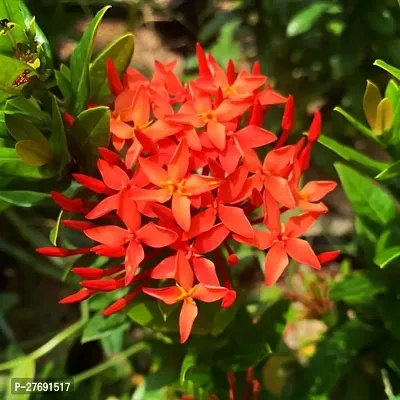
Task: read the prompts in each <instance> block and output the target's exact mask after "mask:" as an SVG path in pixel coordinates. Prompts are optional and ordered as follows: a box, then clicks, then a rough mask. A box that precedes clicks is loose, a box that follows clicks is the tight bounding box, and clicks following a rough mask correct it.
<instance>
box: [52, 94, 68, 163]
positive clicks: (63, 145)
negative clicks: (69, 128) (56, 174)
mask: <svg viewBox="0 0 400 400" xmlns="http://www.w3.org/2000/svg"><path fill="white" fill-rule="evenodd" d="M51 104H52V115H53V121H52V130H51V136H50V138H49V144H50V147H51V149H52V151H53V154H54V161H55V163H56V164H57V167H58V171H62V170H63V168H64V167H65V165H66V164H68V163H69V162H70V161H71V157H70V155H69V151H68V144H67V138H66V136H65V130H64V123H63V120H62V118H61V113H60V109H59V108H58V104H57V98H56V97H55V96H54V95H51Z"/></svg>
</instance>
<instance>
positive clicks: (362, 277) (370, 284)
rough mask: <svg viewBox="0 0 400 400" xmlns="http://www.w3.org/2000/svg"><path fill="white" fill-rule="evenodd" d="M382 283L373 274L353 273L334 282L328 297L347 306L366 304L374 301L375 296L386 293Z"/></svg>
mask: <svg viewBox="0 0 400 400" xmlns="http://www.w3.org/2000/svg"><path fill="white" fill-rule="evenodd" d="M386 289H387V288H386V287H385V285H384V283H382V282H381V281H379V280H378V279H377V276H376V275H375V274H371V273H368V272H354V273H353V274H350V275H348V276H346V277H345V278H344V279H343V280H342V281H340V282H335V283H334V285H333V286H332V288H331V291H330V294H329V297H330V299H331V300H333V301H344V302H346V303H348V304H368V303H371V302H373V301H374V298H375V296H376V295H377V294H379V293H383V292H385V291H386Z"/></svg>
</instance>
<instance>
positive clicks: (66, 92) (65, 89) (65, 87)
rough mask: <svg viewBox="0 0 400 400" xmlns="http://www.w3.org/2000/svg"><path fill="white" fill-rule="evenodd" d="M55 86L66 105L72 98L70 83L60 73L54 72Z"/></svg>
mask: <svg viewBox="0 0 400 400" xmlns="http://www.w3.org/2000/svg"><path fill="white" fill-rule="evenodd" d="M55 77H56V82H57V86H58V88H59V89H60V92H61V93H62V95H63V97H64V99H65V100H66V102H67V103H69V102H70V100H71V97H72V87H71V82H70V81H69V80H68V79H67V78H66V77H65V75H64V74H63V73H62V72H61V71H55Z"/></svg>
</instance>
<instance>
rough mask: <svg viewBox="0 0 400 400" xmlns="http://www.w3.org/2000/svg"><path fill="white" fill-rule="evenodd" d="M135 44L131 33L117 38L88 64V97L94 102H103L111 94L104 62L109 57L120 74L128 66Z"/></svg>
mask: <svg viewBox="0 0 400 400" xmlns="http://www.w3.org/2000/svg"><path fill="white" fill-rule="evenodd" d="M134 46H135V40H134V37H133V35H132V34H131V33H126V34H125V35H123V36H121V37H120V38H118V39H117V40H116V41H114V42H113V43H111V44H110V45H109V46H108V47H107V48H106V49H105V50H103V52H101V53H100V54H99V55H98V56H97V58H96V59H95V60H94V61H93V63H92V64H91V65H90V70H89V76H90V96H89V99H90V101H91V102H93V103H95V104H104V101H105V100H106V99H107V97H108V96H109V95H110V94H111V93H110V89H109V87H108V80H107V73H106V62H107V60H108V59H109V58H111V59H112V60H113V61H114V64H115V67H116V70H117V72H118V74H119V75H120V74H122V72H123V71H125V69H126V68H127V67H128V65H129V63H130V61H131V59H132V55H133V50H134Z"/></svg>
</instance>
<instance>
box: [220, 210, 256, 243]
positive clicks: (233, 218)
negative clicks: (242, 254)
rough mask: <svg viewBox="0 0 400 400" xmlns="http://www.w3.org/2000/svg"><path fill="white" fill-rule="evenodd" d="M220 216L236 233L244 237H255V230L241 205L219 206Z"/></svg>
mask: <svg viewBox="0 0 400 400" xmlns="http://www.w3.org/2000/svg"><path fill="white" fill-rule="evenodd" d="M218 216H219V218H220V219H221V221H222V223H223V224H224V225H225V226H226V227H227V228H228V229H229V230H230V231H231V232H234V233H237V234H238V235H241V236H244V237H249V238H251V237H253V236H254V231H253V227H252V226H251V224H250V222H249V220H248V219H247V217H246V214H245V213H244V211H243V210H242V209H241V208H239V207H227V206H224V205H222V204H220V205H219V206H218Z"/></svg>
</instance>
